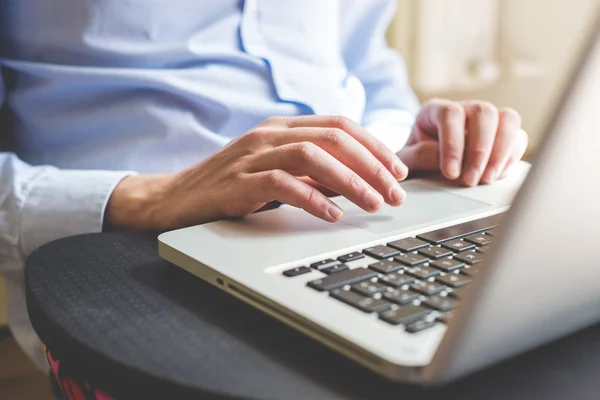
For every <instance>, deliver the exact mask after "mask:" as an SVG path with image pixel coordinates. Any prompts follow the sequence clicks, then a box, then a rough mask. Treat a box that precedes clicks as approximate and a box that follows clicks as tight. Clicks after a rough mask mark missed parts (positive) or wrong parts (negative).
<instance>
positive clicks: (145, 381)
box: [26, 233, 600, 400]
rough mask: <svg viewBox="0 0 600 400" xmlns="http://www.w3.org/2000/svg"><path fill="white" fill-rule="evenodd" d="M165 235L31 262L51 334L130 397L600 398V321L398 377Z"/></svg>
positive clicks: (31, 279)
mask: <svg viewBox="0 0 600 400" xmlns="http://www.w3.org/2000/svg"><path fill="white" fill-rule="evenodd" d="M156 236H157V235H156V234H120V233H110V234H94V235H83V236H76V237H71V238H66V239H62V240H58V241H56V242H53V243H50V244H48V245H46V246H43V247H42V248H40V249H38V250H36V251H35V252H34V253H33V254H32V255H31V256H30V257H29V259H28V262H27V269H26V282H27V303H28V309H29V313H30V317H31V319H32V322H33V325H34V327H35V329H36V331H37V333H38V334H39V336H40V338H41V339H42V341H44V343H45V344H46V345H47V346H48V348H49V349H51V351H52V352H53V353H55V354H57V355H60V357H63V358H65V359H69V360H70V362H71V363H72V364H73V363H74V364H76V365H78V370H79V371H80V372H81V373H82V374H84V375H85V376H87V377H89V378H90V379H91V380H93V381H94V384H95V385H97V386H98V387H100V388H103V390H105V391H107V392H108V393H109V394H111V395H113V396H115V397H116V398H118V399H142V398H149V399H188V398H189V399H192V398H194V399H197V398H253V399H286V400H287V399H290V400H293V399H388V398H395V399H419V400H426V399H448V398H450V399H461V400H469V399H484V398H485V399H486V400H495V399H498V400H505V399H528V400H538V399H540V400H541V399H567V398H568V399H571V400H575V399H598V398H600V379H598V378H600V326H596V327H593V328H590V329H587V330H585V331H582V332H580V333H578V334H576V335H573V336H570V337H568V338H565V339H563V340H561V341H558V342H555V343H553V344H551V345H549V346H545V347H543V348H540V349H538V350H535V351H533V352H530V353H527V354H525V355H522V356H519V357H517V358H514V359H512V360H509V361H507V362H504V363H502V364H500V365H497V366H495V367H492V368H489V369H487V370H485V371H482V372H479V373H477V374H475V375H472V376H470V377H467V378H465V379H463V380H461V381H458V382H455V383H452V384H450V385H446V386H441V387H436V388H419V387H412V386H408V385H402V384H395V383H391V382H389V381H387V380H385V379H383V378H381V377H379V376H377V375H376V374H374V373H372V372H369V371H368V370H366V369H365V368H363V367H361V366H359V365H356V364H355V363H353V362H351V361H349V360H347V359H346V358H344V357H343V356H340V355H338V354H337V353H335V352H334V351H332V350H329V349H328V348H326V347H325V346H323V345H321V344H319V343H317V342H315V341H313V340H311V339H309V338H307V337H305V336H304V335H302V334H300V333H298V332H296V331H294V330H293V329H291V328H289V327H287V326H285V325H283V324H281V323H279V322H277V321H275V320H274V319H272V318H270V317H269V316H266V315H264V314H262V313H261V312H260V311H257V310H254V309H253V308H251V307H249V306H247V305H245V304H243V303H242V302H240V301H239V300H237V299H235V298H233V297H231V296H229V295H228V294H226V293H223V292H221V291H219V290H218V289H216V288H213V287H212V286H210V285H208V284H207V283H204V282H202V281H201V280H200V279H197V278H195V277H193V276H192V275H190V274H188V273H187V272H185V271H183V270H180V269H179V268H177V267H175V266H173V265H171V264H169V263H168V262H166V261H163V260H161V259H160V258H159V257H158V255H157V240H156ZM199 245H201V244H199ZM498 318H502V316H501V315H499V316H498Z"/></svg>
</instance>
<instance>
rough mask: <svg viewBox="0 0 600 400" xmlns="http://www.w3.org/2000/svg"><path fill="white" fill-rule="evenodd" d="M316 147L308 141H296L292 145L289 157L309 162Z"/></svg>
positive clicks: (313, 155)
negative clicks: (296, 142)
mask: <svg viewBox="0 0 600 400" xmlns="http://www.w3.org/2000/svg"><path fill="white" fill-rule="evenodd" d="M316 147H317V146H316V145H314V144H313V143H310V142H303V143H298V144H296V145H294V146H293V147H292V151H291V153H292V154H291V157H292V158H293V159H295V160H296V161H300V162H310V161H311V160H312V159H313V158H314V157H315V154H316V152H317V149H316Z"/></svg>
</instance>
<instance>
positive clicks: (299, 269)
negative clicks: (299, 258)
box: [283, 267, 311, 276]
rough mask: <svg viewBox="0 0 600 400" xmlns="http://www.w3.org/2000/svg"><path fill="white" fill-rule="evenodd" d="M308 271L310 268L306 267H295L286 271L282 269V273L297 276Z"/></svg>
mask: <svg viewBox="0 0 600 400" xmlns="http://www.w3.org/2000/svg"><path fill="white" fill-rule="evenodd" d="M310 271H311V269H310V268H307V267H296V268H292V269H288V270H287V271H283V275H285V276H298V275H302V274H306V273H308V272H310Z"/></svg>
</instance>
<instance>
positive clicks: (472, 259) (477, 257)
mask: <svg viewBox="0 0 600 400" xmlns="http://www.w3.org/2000/svg"><path fill="white" fill-rule="evenodd" d="M454 259H455V260H458V261H462V262H464V263H467V264H469V265H473V264H477V263H480V262H482V261H483V260H484V256H483V254H481V253H475V252H474V251H468V252H465V253H460V254H457V255H455V256H454Z"/></svg>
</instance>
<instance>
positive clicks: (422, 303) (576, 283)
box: [159, 32, 600, 384]
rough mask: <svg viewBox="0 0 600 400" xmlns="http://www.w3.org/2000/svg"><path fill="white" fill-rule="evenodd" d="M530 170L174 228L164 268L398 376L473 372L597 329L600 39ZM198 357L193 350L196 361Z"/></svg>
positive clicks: (162, 244)
mask: <svg viewBox="0 0 600 400" xmlns="http://www.w3.org/2000/svg"><path fill="white" fill-rule="evenodd" d="M567 87H568V89H567V90H566V91H565V95H564V96H563V98H562V100H561V101H560V102H559V105H558V106H557V108H556V113H555V116H554V119H553V121H552V123H551V124H550V128H549V129H548V131H547V134H546V138H545V141H544V144H543V146H542V148H541V150H540V152H539V153H538V156H537V159H536V162H535V163H534V165H533V167H531V170H530V167H529V165H528V164H526V163H521V164H518V165H517V166H516V168H515V170H514V171H513V172H512V174H511V175H510V177H509V178H507V179H505V180H502V181H499V182H497V183H494V184H493V185H489V186H479V187H474V188H462V187H459V186H458V185H455V184H453V183H451V182H447V181H444V180H442V179H436V178H431V179H415V180H409V181H407V182H405V183H404V184H403V187H404V188H405V189H406V190H407V192H408V198H407V201H406V203H405V204H404V205H402V206H400V207H397V208H394V207H389V206H386V208H384V209H383V210H382V211H380V212H379V213H377V214H367V213H365V212H363V211H362V210H360V209H359V208H358V207H356V206H355V205H353V204H352V203H350V202H349V201H348V200H346V199H344V198H336V199H335V201H336V202H337V203H338V204H339V205H340V206H341V207H342V208H343V209H344V211H345V213H344V217H343V218H342V221H341V222H339V223H336V224H330V223H327V222H323V221H321V220H319V219H316V218H315V217H312V216H311V215H309V214H308V213H306V212H304V211H302V210H299V209H296V208H293V207H289V206H282V207H280V208H278V209H275V210H271V211H266V212H262V213H257V214H253V215H251V216H249V217H247V218H244V219H241V220H227V221H219V222H214V223H209V224H205V225H200V226H193V227H190V228H186V229H181V230H176V231H172V232H167V233H164V234H162V235H161V236H160V237H159V252H160V255H161V256H162V257H163V258H165V259H166V260H168V261H170V262H172V263H174V264H175V265H177V266H179V267H181V268H183V269H185V270H187V271H189V272H190V273H192V274H194V275H196V276H198V277H200V278H201V279H204V280H206V281H207V282H209V283H211V284H213V285H215V286H217V287H219V288H221V289H223V290H225V291H227V292H228V293H230V294H232V295H234V296H236V297H237V298H239V299H241V300H242V301H245V302H247V303H249V304H250V305H252V306H254V307H256V308H258V309H260V310H262V311H264V312H266V313H268V314H269V315H271V316H273V317H274V318H277V319H279V320H281V321H283V322H284V323H286V324H288V325H290V326H292V327H294V328H296V329H298V330H300V331H302V332H303V333H305V334H306V335H309V336H311V337H313V338H314V339H316V340H318V341H319V342H322V343H324V344H326V345H328V346H330V347H332V348H333V349H335V350H337V351H339V352H340V353H343V354H344V355H346V356H347V357H349V358H351V359H353V360H355V361H356V362H359V363H361V364H363V365H364V366H366V367H368V368H370V369H372V370H374V371H376V372H378V373H380V374H383V375H385V376H387V377H389V378H390V379H393V380H397V381H405V382H416V383H420V384H429V383H440V382H445V381H448V380H451V379H455V378H457V377H460V376H463V375H465V374H468V373H470V372H473V371H475V370H478V369H481V368H483V367H485V366H488V365H490V364H493V363H496V362H498V361H500V360H503V359H506V358H508V357H511V356H513V355H516V354H518V353H520V352H523V351H526V350H529V349H532V348H534V347H537V346H540V345H542V344H544V343H546V342H549V341H551V340H554V339H556V338H559V337H561V336H564V335H567V334H569V333H570V332H573V331H575V330H578V329H581V328H583V327H585V326H587V325H591V324H594V323H596V322H599V321H600V257H599V256H598V255H597V254H596V251H595V250H594V249H595V248H596V247H595V246H596V244H597V243H598V241H599V240H600V40H598V32H594V35H593V38H592V40H590V44H589V46H588V47H587V49H586V51H585V54H584V56H583V57H582V60H581V61H580V63H579V64H578V66H577V68H576V69H575V72H574V73H573V78H572V79H571V81H570V82H569V84H568V85H567ZM192 351H193V350H192Z"/></svg>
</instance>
